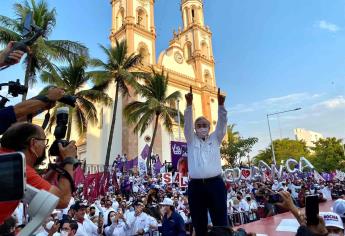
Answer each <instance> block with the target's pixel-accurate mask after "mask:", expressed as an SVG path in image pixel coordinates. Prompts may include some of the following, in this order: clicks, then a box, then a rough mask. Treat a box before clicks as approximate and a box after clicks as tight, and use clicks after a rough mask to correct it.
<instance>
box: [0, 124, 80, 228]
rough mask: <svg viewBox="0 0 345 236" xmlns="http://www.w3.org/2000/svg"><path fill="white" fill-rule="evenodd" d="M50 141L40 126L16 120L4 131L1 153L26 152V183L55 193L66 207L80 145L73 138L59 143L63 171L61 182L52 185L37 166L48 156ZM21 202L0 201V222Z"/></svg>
mask: <svg viewBox="0 0 345 236" xmlns="http://www.w3.org/2000/svg"><path fill="white" fill-rule="evenodd" d="M47 143H48V139H47V138H46V136H45V133H44V131H43V129H42V128H41V127H39V126H37V125H34V124H30V123H17V124H14V125H13V126H11V127H10V128H9V129H8V130H7V131H6V132H5V133H4V134H3V136H2V138H1V149H0V153H7V152H12V151H21V152H23V153H24V155H25V159H26V178H27V184H29V185H31V186H33V187H35V188H37V189H40V190H46V191H48V192H50V193H52V194H54V195H56V196H57V197H59V199H60V200H59V203H58V205H57V208H66V207H67V206H68V203H69V201H70V198H71V192H72V189H73V187H74V183H73V181H72V180H73V179H72V177H71V176H73V164H72V163H74V159H75V157H76V156H77V148H76V146H75V142H74V141H72V142H70V143H69V144H68V145H67V146H66V147H62V145H61V144H59V156H60V158H61V160H62V163H61V166H62V167H63V169H62V170H63V173H62V174H61V175H60V176H59V178H58V185H57V186H53V185H51V184H50V183H49V182H47V181H46V180H45V179H43V178H42V177H41V176H40V175H38V173H37V172H36V171H35V169H34V167H35V166H39V165H40V164H41V163H42V162H43V161H44V160H45V158H46V156H45V153H46V148H47ZM18 203H19V201H11V202H1V203H0V209H1V211H0V224H2V223H3V221H4V220H5V219H6V218H8V217H9V216H10V215H11V213H12V212H13V211H14V210H15V209H16V207H17V205H18Z"/></svg>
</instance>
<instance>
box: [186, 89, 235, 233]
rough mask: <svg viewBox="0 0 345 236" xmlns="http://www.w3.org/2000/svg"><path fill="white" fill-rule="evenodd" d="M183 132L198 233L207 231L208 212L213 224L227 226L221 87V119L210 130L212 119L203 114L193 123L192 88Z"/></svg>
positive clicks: (193, 220)
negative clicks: (223, 173) (222, 165)
mask: <svg viewBox="0 0 345 236" xmlns="http://www.w3.org/2000/svg"><path fill="white" fill-rule="evenodd" d="M185 98H186V102H187V108H186V110H185V112H184V118H185V125H184V135H185V138H186V141H187V149H188V170H189V176H190V178H191V180H190V181H189V184H188V202H189V206H190V212H191V216H192V224H193V226H194V228H195V233H196V236H204V235H206V233H207V221H208V220H207V213H208V212H209V213H210V216H211V220H212V224H213V226H219V227H221V226H228V218H227V208H226V199H227V195H226V194H227V193H226V188H225V183H224V181H223V179H222V177H221V174H222V167H221V160H220V145H221V143H222V140H223V138H224V136H225V133H226V125H227V111H226V110H225V107H224V102H225V96H223V95H221V94H220V89H218V122H217V126H216V129H215V131H214V132H213V133H211V134H210V121H208V120H207V119H206V118H205V117H203V116H201V117H199V118H197V119H196V120H195V122H194V125H193V110H192V105H193V92H192V87H190V92H189V93H188V94H186V95H185Z"/></svg>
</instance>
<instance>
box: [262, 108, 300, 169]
mask: <svg viewBox="0 0 345 236" xmlns="http://www.w3.org/2000/svg"><path fill="white" fill-rule="evenodd" d="M301 109H302V108H300V107H298V108H295V109H292V110H286V111H279V112H275V113H271V114H267V115H266V117H267V124H268V132H269V133H270V139H271V148H272V161H273V164H277V163H276V155H275V153H274V146H273V140H272V134H271V126H270V119H269V116H273V115H278V114H282V113H286V112H291V111H298V110H301Z"/></svg>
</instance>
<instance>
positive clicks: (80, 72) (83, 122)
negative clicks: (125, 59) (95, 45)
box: [40, 56, 112, 140]
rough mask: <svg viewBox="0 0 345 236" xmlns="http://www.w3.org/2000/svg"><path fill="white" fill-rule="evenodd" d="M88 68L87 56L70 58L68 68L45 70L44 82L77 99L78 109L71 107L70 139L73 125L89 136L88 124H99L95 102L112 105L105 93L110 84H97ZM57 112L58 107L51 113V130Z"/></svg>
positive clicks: (81, 133) (80, 132)
mask: <svg viewBox="0 0 345 236" xmlns="http://www.w3.org/2000/svg"><path fill="white" fill-rule="evenodd" d="M88 65H89V60H88V59H87V58H86V57H83V56H79V57H72V58H70V59H68V65H67V66H64V67H57V66H53V67H52V68H50V69H49V70H45V71H43V72H42V73H41V76H40V77H41V80H42V81H43V82H44V83H49V84H51V85H55V86H58V87H60V88H64V89H65V93H66V94H68V95H73V96H76V98H77V100H76V104H75V107H74V108H72V107H70V113H69V114H70V115H69V122H68V128H67V137H66V138H67V140H69V139H70V136H71V131H72V124H75V125H76V128H77V131H78V134H79V136H82V135H84V134H85V133H86V130H87V124H88V122H90V123H91V124H92V125H94V124H96V123H97V122H98V118H97V110H96V108H95V106H94V103H95V102H97V103H100V104H105V105H110V104H111V101H112V100H111V98H110V97H109V96H108V95H107V94H106V93H105V92H104V90H105V89H106V87H107V85H108V84H107V83H106V82H107V81H105V82H103V83H102V82H100V81H97V83H95V82H94V81H95V79H94V78H93V77H92V75H93V74H92V72H86V69H87V67H88ZM90 83H92V87H91V88H87V87H88V84H90ZM59 106H63V104H59ZM56 109H57V108H56V107H55V108H54V110H53V112H52V113H53V114H52V118H51V119H50V123H49V125H48V129H49V130H50V129H51V126H52V125H53V124H54V123H55V118H56V115H55V114H56Z"/></svg>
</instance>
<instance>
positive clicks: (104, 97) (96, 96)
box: [76, 88, 113, 106]
mask: <svg viewBox="0 0 345 236" xmlns="http://www.w3.org/2000/svg"><path fill="white" fill-rule="evenodd" d="M76 96H77V97H83V98H86V99H87V100H89V101H91V102H98V103H101V104H103V105H107V106H109V105H110V104H111V103H112V101H113V100H112V99H111V97H109V96H108V94H106V93H104V92H102V91H97V90H95V89H93V88H92V89H87V90H82V91H80V92H78V93H76Z"/></svg>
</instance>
